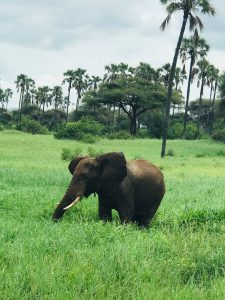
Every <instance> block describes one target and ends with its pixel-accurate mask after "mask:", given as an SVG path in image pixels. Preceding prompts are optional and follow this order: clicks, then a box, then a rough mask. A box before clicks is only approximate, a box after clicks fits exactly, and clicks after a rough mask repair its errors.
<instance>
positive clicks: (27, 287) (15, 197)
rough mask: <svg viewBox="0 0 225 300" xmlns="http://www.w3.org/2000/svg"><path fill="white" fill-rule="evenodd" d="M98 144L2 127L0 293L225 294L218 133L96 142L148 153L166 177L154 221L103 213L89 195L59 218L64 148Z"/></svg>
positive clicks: (224, 164) (66, 177)
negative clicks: (146, 224) (139, 222)
mask: <svg viewBox="0 0 225 300" xmlns="http://www.w3.org/2000/svg"><path fill="white" fill-rule="evenodd" d="M88 147H90V145H87V144H82V143H77V142H74V141H59V140H55V139H54V138H53V136H36V135H29V134H25V133H19V132H15V131H3V132H0V191H1V192H0V291H1V292H0V299H16V300H18V299H29V300H30V299H87V300H89V299H98V300H99V299H121V300H122V299H123V300H127V299H135V300H136V299H138V300H139V299H140V300H142V299H143V300H145V299H147V300H149V299H154V300H155V299H157V300H158V299H167V300H168V299H182V300H183V299H194V300H196V299H209V300H211V299H221V300H222V299H225V201H224V200H225V184H224V183H225V154H224V153H225V151H224V145H223V144H217V143H214V142H212V141H209V140H201V141H169V142H168V150H169V149H171V150H172V152H173V154H174V156H168V157H166V158H165V159H160V157H159V153H160V147H161V142H160V141H158V140H134V141H133V140H127V141H116V140H110V141H108V140H102V141H100V142H98V144H97V146H95V145H92V146H91V147H93V148H94V149H93V151H100V150H101V151H103V152H107V151H123V152H124V154H125V156H126V157H127V159H133V158H139V157H143V158H145V159H148V160H150V161H152V162H153V163H155V164H156V165H158V166H159V167H160V168H161V169H162V171H163V173H164V176H165V181H166V187H167V191H166V195H165V198H164V199H163V202H162V205H161V206H160V209H159V211H158V213H157V216H156V218H155V219H154V221H153V224H152V227H151V228H150V229H148V230H140V229H138V228H137V227H135V226H134V225H127V226H121V225H120V224H119V222H118V217H117V215H116V213H115V214H114V220H115V221H114V222H113V223H112V224H110V223H107V224H104V223H102V222H100V221H98V218H97V199H96V198H94V196H91V197H89V198H88V199H86V200H83V201H82V202H81V203H79V204H78V205H77V206H76V207H74V208H73V209H72V210H70V211H69V212H67V214H65V216H64V218H63V219H62V221H61V222H59V223H53V222H52V220H51V214H52V212H53V210H54V207H55V205H56V203H57V202H58V201H59V200H60V198H61V197H62V195H63V194H64V192H65V190H66V187H67V184H68V183H69V181H70V178H71V176H70V174H69V172H68V170H67V164H68V162H65V161H62V160H61V154H62V151H63V149H65V148H68V149H71V150H73V149H76V148H80V149H81V151H82V152H83V153H84V154H85V153H87V151H89V150H88Z"/></svg>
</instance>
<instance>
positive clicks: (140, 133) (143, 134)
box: [136, 128, 151, 139]
mask: <svg viewBox="0 0 225 300" xmlns="http://www.w3.org/2000/svg"><path fill="white" fill-rule="evenodd" d="M136 137H137V138H140V139H146V138H150V137H151V136H150V133H149V130H148V129H147V128H141V129H139V130H138V132H137V135H136Z"/></svg>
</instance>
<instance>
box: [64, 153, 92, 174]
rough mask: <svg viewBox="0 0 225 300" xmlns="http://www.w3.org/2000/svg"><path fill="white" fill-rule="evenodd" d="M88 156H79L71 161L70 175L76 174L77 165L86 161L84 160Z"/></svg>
mask: <svg viewBox="0 0 225 300" xmlns="http://www.w3.org/2000/svg"><path fill="white" fill-rule="evenodd" d="M87 157H88V156H77V157H75V158H73V159H72V160H71V162H70V163H69V166H68V169H69V171H70V173H71V174H72V175H73V173H74V172H75V170H76V167H77V165H78V164H79V162H80V161H81V160H82V159H84V158H87Z"/></svg>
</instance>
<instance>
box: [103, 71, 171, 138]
mask: <svg viewBox="0 0 225 300" xmlns="http://www.w3.org/2000/svg"><path fill="white" fill-rule="evenodd" d="M176 96H177V94H176ZM98 99H99V102H101V103H103V104H115V105H117V106H119V107H121V109H122V110H123V111H124V112H125V114H126V115H127V116H128V118H129V120H130V133H131V134H132V135H136V132H137V117H138V116H140V115H141V114H143V113H144V112H146V111H148V110H151V109H155V108H157V107H162V105H163V103H164V102H165V100H166V89H165V87H164V86H163V85H162V84H159V83H154V82H150V81H148V80H144V79H142V78H139V77H136V76H134V77H119V78H118V79H116V80H115V81H114V82H106V83H104V84H102V85H101V86H100V88H99V92H98Z"/></svg>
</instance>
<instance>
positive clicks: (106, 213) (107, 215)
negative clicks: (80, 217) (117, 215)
mask: <svg viewBox="0 0 225 300" xmlns="http://www.w3.org/2000/svg"><path fill="white" fill-rule="evenodd" d="M98 215H99V219H100V220H102V221H109V222H111V221H112V209H111V208H108V207H106V206H105V205H104V204H103V203H102V201H101V200H100V199H99V206H98Z"/></svg>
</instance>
